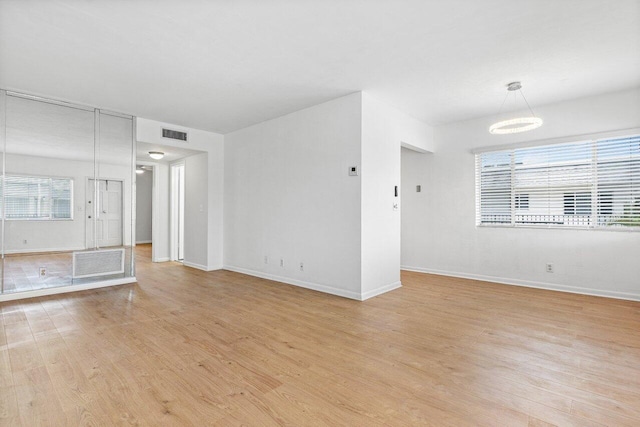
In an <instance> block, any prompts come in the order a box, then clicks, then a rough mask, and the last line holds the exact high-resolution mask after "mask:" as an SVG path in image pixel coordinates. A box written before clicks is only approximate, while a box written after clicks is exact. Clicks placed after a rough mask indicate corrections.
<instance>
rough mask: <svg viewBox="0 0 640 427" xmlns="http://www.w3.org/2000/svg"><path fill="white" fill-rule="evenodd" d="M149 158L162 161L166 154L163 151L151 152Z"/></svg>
mask: <svg viewBox="0 0 640 427" xmlns="http://www.w3.org/2000/svg"><path fill="white" fill-rule="evenodd" d="M149 157H151V158H152V159H154V160H160V159H161V158H163V157H164V153H163V152H162V151H149Z"/></svg>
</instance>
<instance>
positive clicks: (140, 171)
mask: <svg viewBox="0 0 640 427" xmlns="http://www.w3.org/2000/svg"><path fill="white" fill-rule="evenodd" d="M136 173H137V174H138V175H142V174H143V173H144V170H143V169H140V168H138V169H136Z"/></svg>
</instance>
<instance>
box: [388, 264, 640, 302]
mask: <svg viewBox="0 0 640 427" xmlns="http://www.w3.org/2000/svg"><path fill="white" fill-rule="evenodd" d="M400 269H401V270H407V271H415V272H418V273H428V274H437V275H440V276H450V277H460V278H462V279H474V280H482V281H484V282H493V283H500V284H502V285H513V286H524V287H526V288H536V289H547V290H550V291H559V292H569V293H572V294H581V295H592V296H597V297H606V298H616V299H623V300H630V301H640V293H632V292H618V291H610V290H605V289H593V288H582V287H578V286H567V285H559V284H556V283H546V282H535V281H531V280H519V279H510V278H505V277H498V276H484V275H481V274H470V273H458V272H453V271H444V270H434V269H430V268H422V267H411V266H407V265H402V266H400Z"/></svg>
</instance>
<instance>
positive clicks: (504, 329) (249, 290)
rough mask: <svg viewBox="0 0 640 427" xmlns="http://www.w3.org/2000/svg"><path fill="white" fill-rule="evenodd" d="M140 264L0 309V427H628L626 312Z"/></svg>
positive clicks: (484, 286)
mask: <svg viewBox="0 0 640 427" xmlns="http://www.w3.org/2000/svg"><path fill="white" fill-rule="evenodd" d="M148 259H149V247H148V246H147V247H139V248H138V278H139V284H136V285H122V286H119V287H114V288H107V289H101V290H94V291H86V292H82V293H76V294H69V295H61V296H55V297H46V298H40V299H34V300H26V301H23V302H21V303H16V302H13V303H4V304H2V305H0V309H1V311H2V328H0V424H2V425H11V426H13V425H16V426H17V425H24V426H35V425H40V424H42V425H55V426H63V425H79V424H86V425H131V424H140V425H154V426H159V425H163V426H164V425H180V426H182V425H196V426H203V425H219V426H227V425H248V426H268V425H292V426H303V425H314V426H316V425H330V426H339V425H348V426H378V425H391V426H407V425H434V426H457V427H459V426H485V425H486V426H494V425H495V426H548V425H557V426H573V425H575V426H597V425H614V426H639V425H640V303H634V302H625V301H618V300H611V299H604V298H596V297H587V296H579V295H571V294H563V293H555V292H550V291H541V290H533V289H526V288H519V287H514V286H505V285H495V284H490V283H484V282H477V281H472V280H462V279H453V278H445V277H441V276H432V275H425V274H418V273H403V275H402V281H403V284H404V287H403V288H401V289H399V290H396V291H393V292H390V293H387V294H385V295H382V296H379V297H376V298H373V299H371V300H369V301H365V302H357V301H351V300H347V299H343V298H339V297H333V296H329V295H324V294H321V293H317V292H313V291H309V290H305V289H300V288H296V287H293V286H288V285H284V284H279V283H275V282H270V281H266V280H261V279H256V278H252V277H249V276H244V275H241V274H237V273H232V272H227V271H219V272H210V273H205V272H202V271H199V270H194V269H191V268H187V267H183V266H181V265H179V264H175V263H163V264H151V263H150V262H148Z"/></svg>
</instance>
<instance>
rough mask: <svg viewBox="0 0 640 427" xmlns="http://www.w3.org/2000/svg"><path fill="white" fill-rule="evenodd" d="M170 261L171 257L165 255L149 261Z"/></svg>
mask: <svg viewBox="0 0 640 427" xmlns="http://www.w3.org/2000/svg"><path fill="white" fill-rule="evenodd" d="M168 261H171V259H170V258H169V257H168V256H167V257H162V258H156V259H155V260H153V261H151V262H168Z"/></svg>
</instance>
